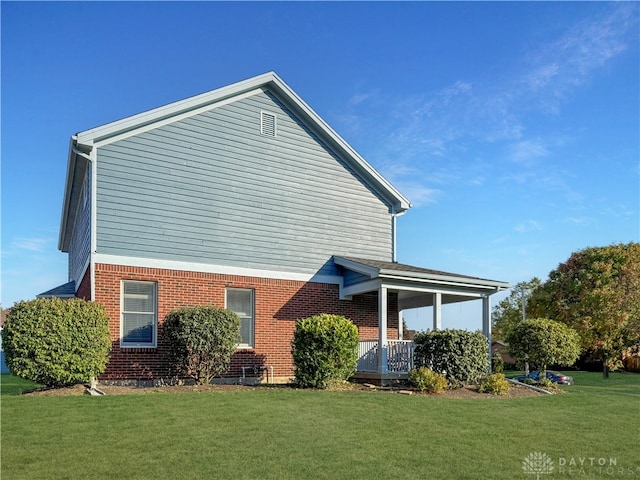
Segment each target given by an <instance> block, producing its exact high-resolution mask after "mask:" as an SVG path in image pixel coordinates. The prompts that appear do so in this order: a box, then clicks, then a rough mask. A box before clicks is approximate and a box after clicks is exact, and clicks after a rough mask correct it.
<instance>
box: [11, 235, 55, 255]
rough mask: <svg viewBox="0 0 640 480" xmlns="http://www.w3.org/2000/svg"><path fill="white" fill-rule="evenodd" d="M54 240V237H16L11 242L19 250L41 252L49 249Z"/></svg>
mask: <svg viewBox="0 0 640 480" xmlns="http://www.w3.org/2000/svg"><path fill="white" fill-rule="evenodd" d="M53 241H54V240H53V239H52V238H16V239H15V240H13V242H11V246H12V247H13V248H15V249H17V250H28V251H30V252H37V253H41V252H44V251H46V250H49V249H50V246H51V244H52V243H53ZM54 251H55V248H54Z"/></svg>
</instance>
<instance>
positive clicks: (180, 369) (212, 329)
mask: <svg viewBox="0 0 640 480" xmlns="http://www.w3.org/2000/svg"><path fill="white" fill-rule="evenodd" d="M162 341H163V343H164V344H165V345H166V346H167V349H168V355H169V358H170V361H171V363H172V368H173V370H174V371H175V372H176V373H177V374H178V375H183V376H187V377H191V378H193V379H195V381H196V382H197V383H198V384H200V385H204V384H207V383H210V382H211V380H212V379H213V378H214V377H216V376H218V375H222V374H223V373H225V372H226V371H227V370H228V369H229V365H230V364H231V356H232V355H233V352H235V350H236V347H237V345H238V342H239V341H240V318H239V317H238V315H237V314H236V313H235V312H232V311H231V310H226V309H224V308H218V307H213V306H207V307H189V308H182V309H180V310H175V311H173V312H171V313H169V314H168V315H167V316H166V317H165V319H164V322H163V324H162Z"/></svg>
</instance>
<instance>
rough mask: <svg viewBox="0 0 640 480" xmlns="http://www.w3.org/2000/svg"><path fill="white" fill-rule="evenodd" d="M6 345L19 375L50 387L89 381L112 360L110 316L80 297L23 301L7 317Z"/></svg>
mask: <svg viewBox="0 0 640 480" xmlns="http://www.w3.org/2000/svg"><path fill="white" fill-rule="evenodd" d="M2 345H3V347H4V350H5V356H6V363H7V367H9V370H11V373H13V374H14V375H17V376H19V377H22V378H24V379H27V380H31V381H34V382H37V383H41V384H43V385H46V386H50V387H57V386H67V385H74V384H76V383H80V382H88V381H90V380H91V379H92V378H94V377H97V376H98V375H99V374H100V373H102V372H104V370H105V368H106V367H107V363H108V361H109V351H110V350H111V337H110V335H109V317H108V316H107V313H106V311H105V309H104V307H103V306H102V305H100V304H98V303H92V302H87V301H85V300H82V299H79V298H74V299H69V300H61V299H60V298H38V299H36V300H31V301H23V302H18V303H16V304H15V305H14V306H13V307H11V308H10V309H9V312H8V313H7V319H6V323H5V326H4V329H3V331H2Z"/></svg>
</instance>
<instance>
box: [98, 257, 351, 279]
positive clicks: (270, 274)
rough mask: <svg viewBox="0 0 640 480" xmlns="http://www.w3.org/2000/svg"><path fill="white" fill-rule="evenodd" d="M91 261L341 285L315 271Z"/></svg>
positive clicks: (104, 259)
mask: <svg viewBox="0 0 640 480" xmlns="http://www.w3.org/2000/svg"><path fill="white" fill-rule="evenodd" d="M93 261H94V263H96V264H104V265H118V266H123V267H140V268H160V269H163V270H177V271H185V272H197V273H217V274H221V275H236V276H243V277H255V278H267V279H279V280H292V281H298V282H313V283H327V284H333V285H340V286H342V276H340V275H318V274H315V273H313V274H310V273H300V272H285V271H273V270H261V269H257V268H245V267H235V266H225V265H213V264H207V263H195V262H183V261H176V260H163V259H154V258H136V257H124V256H120V255H109V254H104V253H96V254H94V255H93Z"/></svg>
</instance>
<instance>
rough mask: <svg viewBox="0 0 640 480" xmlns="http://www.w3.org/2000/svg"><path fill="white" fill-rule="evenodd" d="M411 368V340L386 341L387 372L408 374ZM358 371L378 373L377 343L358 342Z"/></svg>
mask: <svg viewBox="0 0 640 480" xmlns="http://www.w3.org/2000/svg"><path fill="white" fill-rule="evenodd" d="M412 368H413V342H412V341H411V340H387V372H388V373H408V372H409V371H410V370H411V369H412ZM358 371H359V372H377V371H378V341H377V340H360V345H359V348H358Z"/></svg>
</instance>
